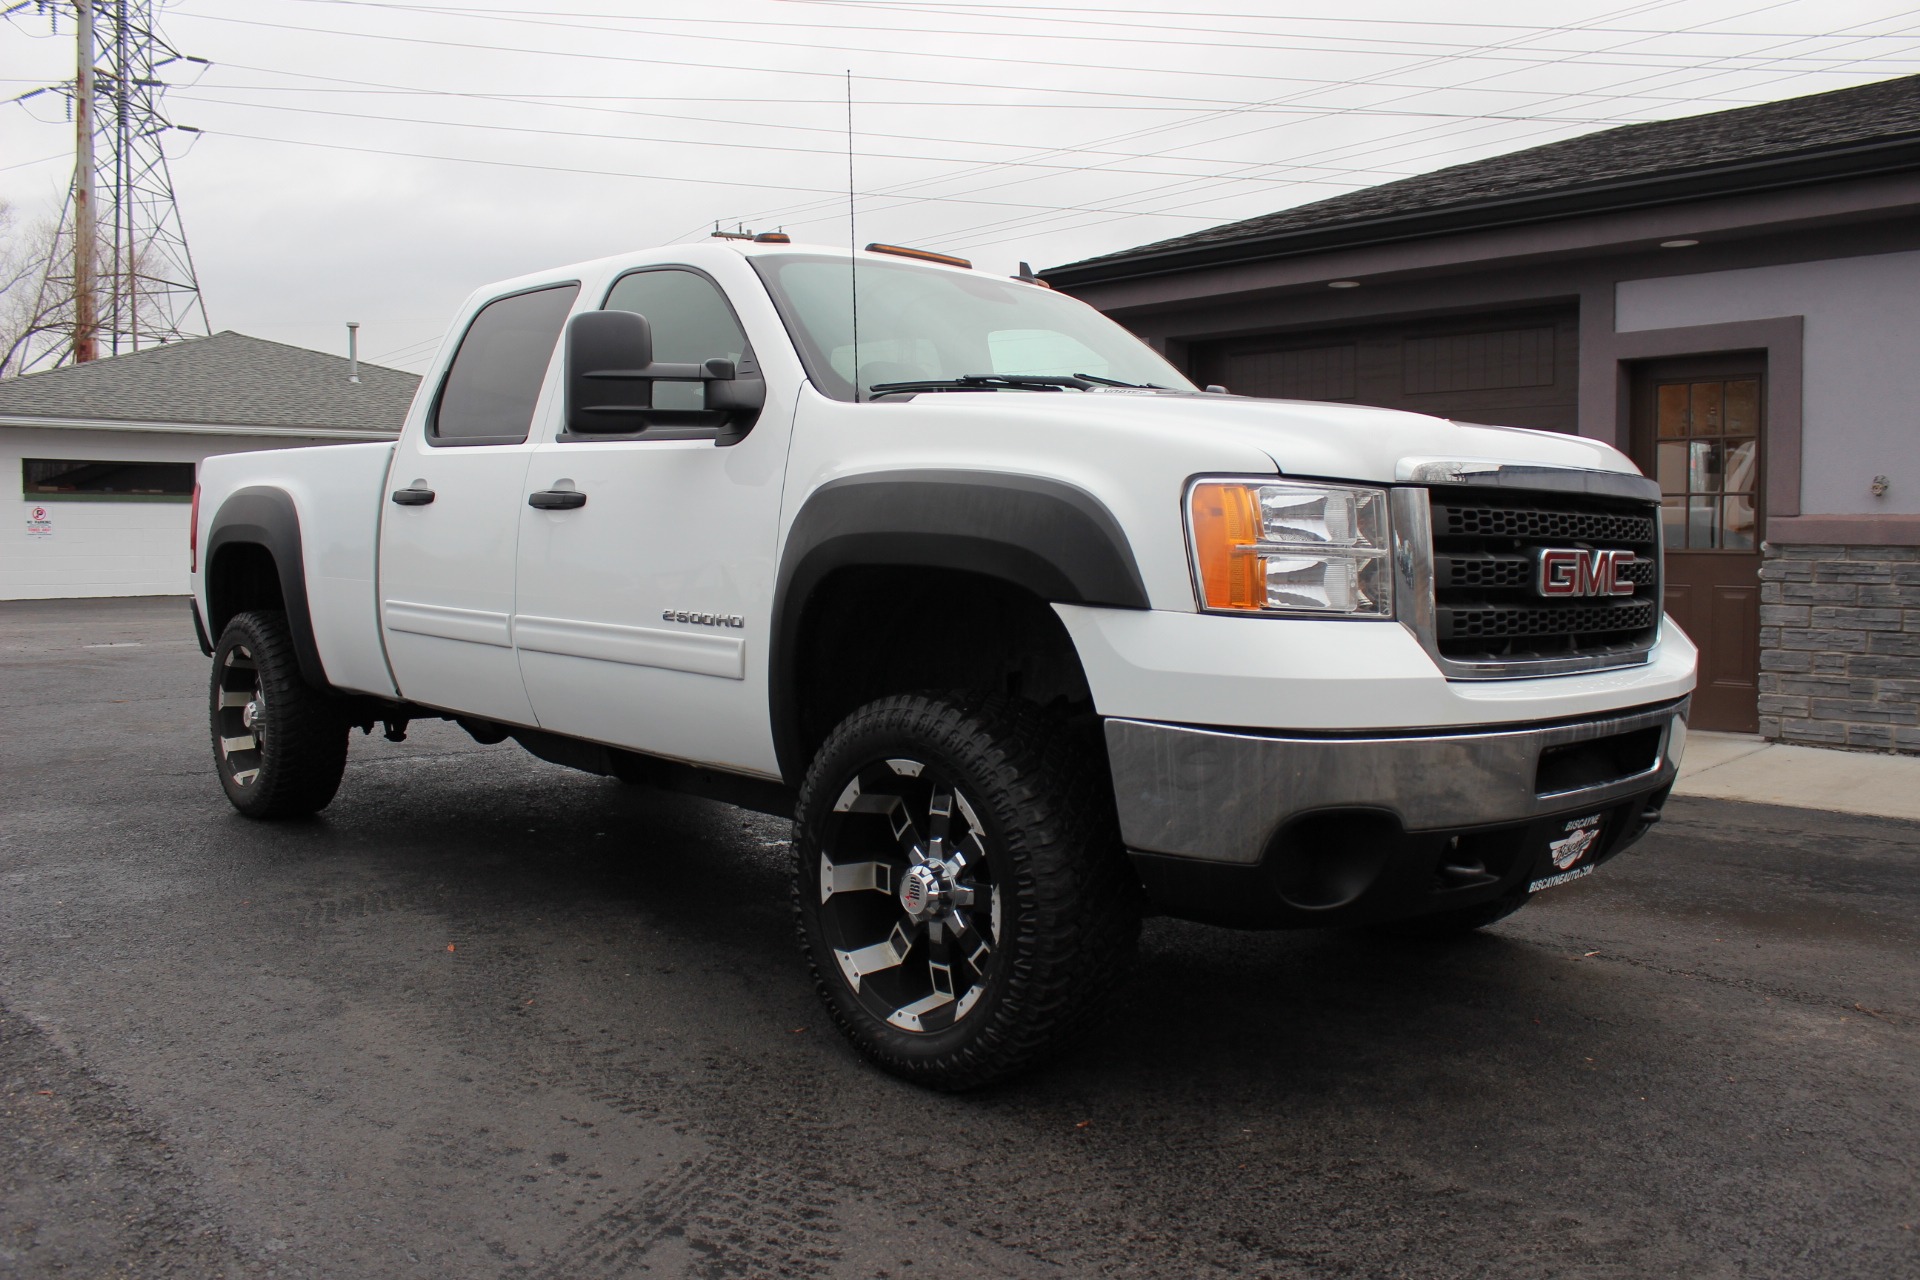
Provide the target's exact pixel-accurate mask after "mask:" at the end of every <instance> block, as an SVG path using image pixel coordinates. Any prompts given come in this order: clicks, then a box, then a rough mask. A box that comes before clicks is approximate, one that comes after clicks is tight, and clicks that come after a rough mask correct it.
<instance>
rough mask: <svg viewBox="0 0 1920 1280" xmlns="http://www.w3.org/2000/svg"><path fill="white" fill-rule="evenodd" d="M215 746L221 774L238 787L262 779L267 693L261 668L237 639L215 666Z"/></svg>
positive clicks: (250, 652) (252, 783)
mask: <svg viewBox="0 0 1920 1280" xmlns="http://www.w3.org/2000/svg"><path fill="white" fill-rule="evenodd" d="M213 683H214V707H213V725H214V731H213V747H214V750H215V751H217V752H218V753H219V756H220V772H221V776H222V777H223V778H225V779H227V780H228V781H230V782H231V784H232V785H233V786H236V787H251V786H253V785H254V784H255V783H256V782H258V781H259V780H260V762H261V760H262V758H263V753H264V752H265V750H266V737H267V722H268V716H267V693H266V690H264V689H262V688H261V687H260V668H259V665H258V664H256V663H255V662H254V660H253V653H252V651H251V650H249V649H248V648H247V646H246V645H245V644H241V643H236V644H234V645H233V646H232V647H230V648H228V649H226V650H225V651H224V652H223V653H222V654H221V655H220V663H219V665H218V666H217V667H215V668H214V672H213Z"/></svg>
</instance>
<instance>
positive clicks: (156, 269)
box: [0, 0, 211, 372]
mask: <svg viewBox="0 0 1920 1280" xmlns="http://www.w3.org/2000/svg"><path fill="white" fill-rule="evenodd" d="M3 2H4V0H0V3H3ZM155 7H156V6H155V0H25V2H24V3H17V4H14V5H12V6H11V7H10V8H7V9H5V11H4V16H6V17H9V18H13V17H15V16H16V15H20V14H24V13H26V12H27V11H29V10H31V11H32V12H33V13H35V14H40V15H44V16H46V17H47V19H48V20H49V21H50V22H51V23H53V24H55V27H56V29H57V25H58V23H59V21H60V19H61V18H62V17H71V19H72V21H73V23H74V47H75V53H76V60H75V72H74V78H73V79H72V80H70V81H66V82H64V83H61V84H57V85H48V86H46V87H45V88H42V89H36V90H34V91H32V92H31V93H26V94H22V95H20V97H19V98H18V99H16V101H25V100H27V99H29V98H33V97H37V96H39V95H40V94H43V93H44V94H54V95H59V96H61V97H64V98H65V99H66V100H67V105H68V111H69V115H70V118H71V119H72V120H73V123H74V172H73V185H72V186H71V187H69V188H68V191H67V198H66V203H65V205H64V206H63V207H62V209H61V212H60V223H59V229H58V231H57V232H56V234H55V236H54V240H53V243H52V246H51V251H50V253H49V254H48V257H47V264H46V270H45V273H44V274H43V275H42V277H41V282H40V290H39V297H38V299H37V300H36V303H35V305H34V309H33V332H32V334H31V336H30V337H29V339H28V341H27V342H26V343H25V344H24V346H23V347H22V348H21V349H19V350H17V351H16V352H15V353H14V368H15V370H16V371H18V372H26V371H27V370H30V369H41V368H51V367H54V366H56V365H62V364H83V363H85V362H86V361H89V360H93V359H96V358H98V357H100V356H103V355H118V354H119V353H121V352H123V351H138V350H139V349H140V348H141V347H143V346H152V345H154V344H155V343H162V342H170V341H173V340H175V339H177V338H186V337H194V336H198V335H201V334H206V333H208V332H210V331H211V328H210V326H209V325H208V323H207V308H206V303H205V301H204V300H203V299H202V298H201V295H200V281H199V278H198V277H197V276H196V275H195V273H194V269H193V255H192V253H191V252H190V251H189V250H188V248H187V233H186V228H185V226H184V225H183V224H182V223H181V220H180V206H179V204H178V202H177V201H176V200H175V198H174V191H173V175H172V173H171V172H170V171H169V168H168V163H167V153H166V151H165V149H164V146H163V142H164V140H165V138H166V135H167V134H168V133H169V132H170V131H171V132H178V133H197V132H199V131H198V130H196V129H193V128H191V127H189V126H185V125H175V124H173V123H171V122H170V121H168V120H167V118H166V115H165V113H164V112H163V110H162V104H161V98H162V95H163V94H164V93H165V92H166V89H167V83H166V81H164V80H162V79H161V78H160V77H161V73H162V71H163V70H164V69H165V68H166V67H168V66H169V65H174V64H180V63H199V64H201V65H205V63H206V60H205V59H204V58H192V57H188V56H187V55H185V54H182V53H181V52H179V51H178V50H177V49H175V48H173V46H172V45H170V44H168V43H167V42H166V40H165V39H163V38H162V37H161V35H160V34H159V32H158V30H157V29H156V27H155V24H154V13H153V11H154V8H155Z"/></svg>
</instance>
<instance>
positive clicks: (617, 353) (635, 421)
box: [567, 311, 653, 435]
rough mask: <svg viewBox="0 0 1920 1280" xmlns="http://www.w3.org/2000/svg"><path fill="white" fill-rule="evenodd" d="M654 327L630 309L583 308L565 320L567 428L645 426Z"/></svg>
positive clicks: (618, 430)
mask: <svg viewBox="0 0 1920 1280" xmlns="http://www.w3.org/2000/svg"><path fill="white" fill-rule="evenodd" d="M652 366H653V326H652V325H650V324H648V323H647V318H646V317H645V316H642V315H636V314H634V313H633V312H631V311H583V312H581V313H580V314H579V315H577V316H575V317H574V318H573V319H571V320H569V321H568V322H567V431H568V433H569V434H579V435H625V434H627V433H629V432H634V431H644V430H646V427H647V424H646V411H647V409H648V408H649V407H651V405H652V402H653V380H652V378H651V377H650V376H649V373H650V371H651V369H652Z"/></svg>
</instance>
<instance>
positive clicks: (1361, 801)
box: [1106, 698, 1688, 867]
mask: <svg viewBox="0 0 1920 1280" xmlns="http://www.w3.org/2000/svg"><path fill="white" fill-rule="evenodd" d="M1687 708H1688V700H1687V699H1684V698H1683V699H1681V700H1680V701H1678V702H1668V703H1663V704H1661V705H1659V706H1654V707H1642V708H1636V709H1635V710H1633V711H1629V712H1622V713H1618V714H1614V715H1609V716H1605V717H1600V718H1594V719H1583V720H1578V721H1573V722H1569V723H1558V724H1550V725H1545V726H1538V727H1535V726H1523V727H1520V728H1514V729H1500V730H1491V731H1487V732H1482V733H1469V734H1460V733H1432V734H1421V733H1418V732H1416V731H1409V732H1407V733H1406V734H1404V735H1391V736H1389V735H1382V734H1369V735H1367V736H1364V737H1330V736H1317V737H1296V736H1288V735H1286V734H1284V733H1274V734H1263V733H1257V732H1247V731H1242V732H1230V731H1225V730H1219V729H1194V728H1185V727H1182V726H1179V725H1170V724H1155V723H1151V722H1148V721H1143V720H1120V719H1111V720H1108V721H1107V722H1106V735H1107V754H1108V757H1109V759H1110V762H1111V765H1112V770H1113V784H1114V798H1115V801H1116V803H1117V805H1118V807H1119V814H1120V830H1121V835H1122V837H1123V838H1124V840H1125V841H1126V845H1127V847H1128V849H1129V850H1131V851H1133V852H1134V853H1136V854H1158V855H1171V856H1174V857H1179V858H1192V859H1200V860H1204V861H1206V862H1210V863H1216V864H1224V865H1227V866H1242V867H1251V866H1253V865H1255V864H1257V863H1259V862H1260V861H1261V859H1262V857H1263V855H1264V854H1265V853H1266V851H1267V849H1268V847H1269V846H1270V845H1271V844H1272V842H1273V840H1274V838H1275V836H1276V835H1277V834H1278V833H1280V832H1281V831H1282V830H1284V829H1285V828H1286V827H1287V825H1288V824H1289V823H1290V822H1292V821H1293V820H1294V819H1295V818H1297V817H1300V816H1302V815H1304V814H1308V813H1312V812H1315V811H1321V810H1370V811H1375V812H1381V811H1384V812H1385V813H1389V814H1391V815H1393V817H1394V818H1396V819H1397V820H1398V823H1399V826H1400V827H1401V829H1402V830H1404V831H1406V832H1429V831H1453V830H1463V829H1471V828H1483V827H1491V826H1497V825H1499V824H1503V823H1517V822H1525V821H1528V820H1530V819H1535V818H1539V817H1542V816H1544V815H1548V814H1554V813H1561V812H1566V811H1569V810H1577V809H1600V808H1603V807H1605V806H1607V805H1609V804H1611V803H1614V802H1617V801H1621V800H1624V799H1627V798H1629V797H1632V796H1635V795H1641V794H1648V793H1652V792H1656V791H1659V790H1660V789H1662V788H1664V787H1666V786H1668V785H1670V784H1671V783H1672V782H1673V779H1674V776H1675V774H1676V773H1677V772H1678V771H1679V767H1680V755H1681V751H1682V749H1683V748H1684V746H1685V742H1686V717H1687ZM1648 731H1652V735H1654V736H1657V744H1658V745H1657V747H1656V748H1654V749H1653V750H1652V751H1651V761H1650V763H1648V764H1647V765H1646V767H1638V763H1637V761H1638V755H1645V754H1647V742H1648V736H1647V734H1648ZM1635 735H1641V736H1635ZM1581 744H1590V748H1591V749H1590V750H1588V751H1587V752H1585V753H1584V754H1583V753H1582V752H1581V751H1580V749H1579V748H1580V746H1581ZM1558 748H1572V750H1568V751H1562V750H1556V749H1558ZM1609 752H1616V753H1619V754H1622V755H1626V756H1635V759H1636V763H1635V765H1634V766H1633V767H1631V769H1630V771H1629V772H1626V773H1620V774H1617V776H1609V766H1608V758H1609V757H1608V753H1609ZM1635 753H1638V755H1636V754H1635Z"/></svg>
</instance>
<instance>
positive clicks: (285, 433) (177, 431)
mask: <svg viewBox="0 0 1920 1280" xmlns="http://www.w3.org/2000/svg"><path fill="white" fill-rule="evenodd" d="M0 427H22V428H29V429H33V430H53V431H139V432H147V433H151V434H156V435H187V436H267V437H273V438H278V439H293V440H320V441H337V442H339V443H342V444H347V443H360V442H364V441H372V440H389V441H390V440H394V439H396V438H398V436H399V432H397V431H373V430H367V429H363V428H357V427H355V428H345V427H288V426H262V425H258V424H253V423H226V422H138V421H131V420H125V419H117V418H48V417H28V416H24V415H21V414H10V413H9V414H0Z"/></svg>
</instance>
